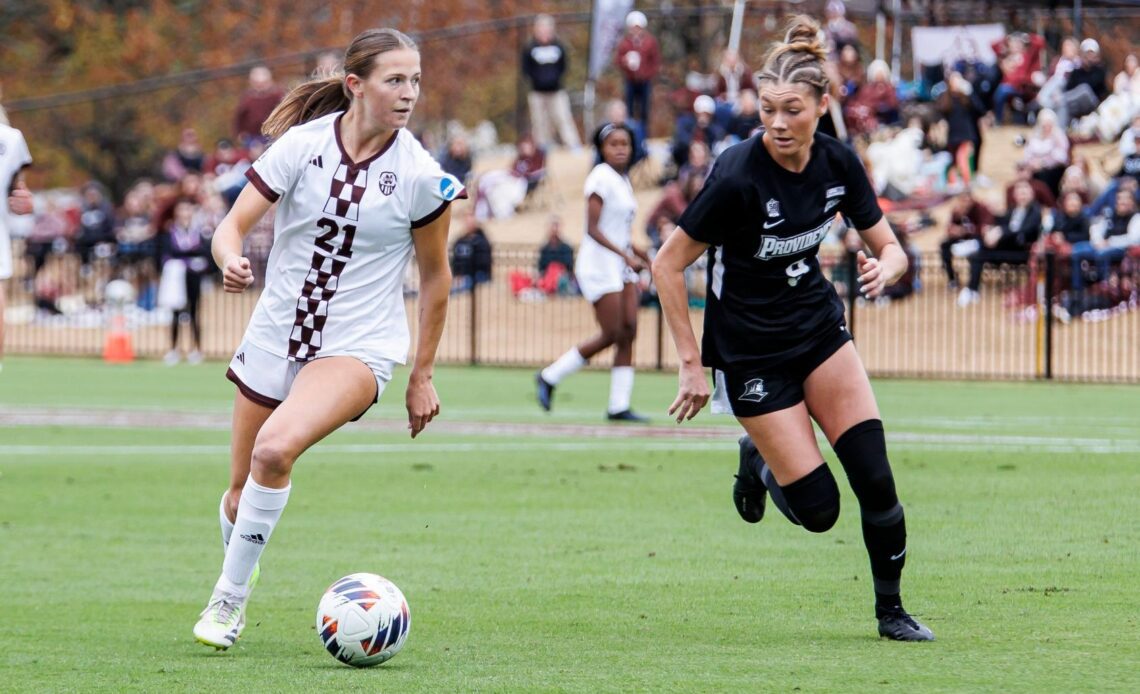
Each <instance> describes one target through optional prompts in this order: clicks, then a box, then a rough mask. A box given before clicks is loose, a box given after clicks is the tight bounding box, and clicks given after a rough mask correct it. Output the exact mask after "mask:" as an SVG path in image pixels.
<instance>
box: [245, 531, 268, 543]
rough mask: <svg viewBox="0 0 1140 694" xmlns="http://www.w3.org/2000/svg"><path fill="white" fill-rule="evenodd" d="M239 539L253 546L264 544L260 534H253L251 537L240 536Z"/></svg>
mask: <svg viewBox="0 0 1140 694" xmlns="http://www.w3.org/2000/svg"><path fill="white" fill-rule="evenodd" d="M241 539H243V540H246V541H247V542H252V543H253V544H255V545H264V544H265V538H264V537H262V536H261V533H254V534H253V535H242V536H241Z"/></svg>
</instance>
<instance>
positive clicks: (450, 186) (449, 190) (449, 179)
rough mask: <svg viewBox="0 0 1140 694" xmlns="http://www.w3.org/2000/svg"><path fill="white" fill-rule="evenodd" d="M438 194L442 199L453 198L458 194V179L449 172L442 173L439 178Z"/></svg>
mask: <svg viewBox="0 0 1140 694" xmlns="http://www.w3.org/2000/svg"><path fill="white" fill-rule="evenodd" d="M439 194H440V195H441V196H442V197H443V199H444V200H454V199H455V196H456V195H459V181H458V180H457V179H456V178H455V177H454V176H452V175H451V174H444V176H443V178H441V179H439Z"/></svg>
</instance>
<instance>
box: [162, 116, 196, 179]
mask: <svg viewBox="0 0 1140 694" xmlns="http://www.w3.org/2000/svg"><path fill="white" fill-rule="evenodd" d="M205 164H206V153H205V152H204V151H202V144H201V143H200V142H198V131H197V130H195V129H194V128H183V129H182V134H181V135H180V136H179V137H178V146H177V147H175V148H174V149H172V150H170V151H169V152H167V153H166V156H165V157H163V158H162V177H163V178H165V179H166V180H167V181H169V182H171V183H174V182H175V181H179V180H181V179H182V177H183V176H185V175H186V174H187V173H188V172H190V171H193V172H195V173H202V171H203V169H204V168H205Z"/></svg>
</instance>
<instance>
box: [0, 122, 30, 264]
mask: <svg viewBox="0 0 1140 694" xmlns="http://www.w3.org/2000/svg"><path fill="white" fill-rule="evenodd" d="M31 163H32V155H31V154H30V153H29V152H28V143H27V142H25V141H24V135H23V134H22V133H21V132H20V131H19V130H16V129H15V128H13V127H11V126H7V125H4V124H2V123H0V280H5V279H8V278H9V277H11V276H12V242H11V239H10V238H9V233H10V232H9V229H8V214H9V213H8V193H9V191H10V190H11V186H12V183H13V182H14V181H15V179H16V174H18V173H20V171H21V170H22V169H23V168H24V167H26V166H29V165H30V164H31Z"/></svg>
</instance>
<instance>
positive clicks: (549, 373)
mask: <svg viewBox="0 0 1140 694" xmlns="http://www.w3.org/2000/svg"><path fill="white" fill-rule="evenodd" d="M585 365H586V360H585V359H583V358H582V353H581V352H579V351H578V348H577V347H571V348H570V350H569V351H568V352H566V354H563V355H562V356H561V357H558V360H557V361H555V362H554V363H553V364H551V365H550V366H548V367H546V368H545V369H543V370H542V380H544V381H546V382H547V383H549V384H550V385H552V386H556V385H558V382H559V381H561V380H562V379H564V378H566V377H567V376H569V375H570V374H572V373H574V372H575V371H577V370H578V369H580V368H582V367H583V366H585Z"/></svg>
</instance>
